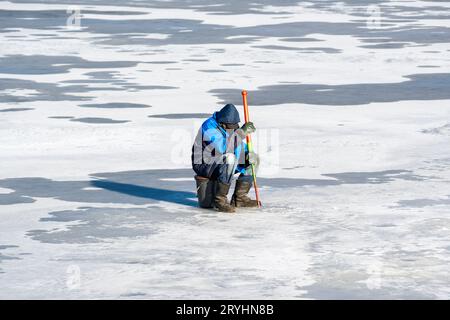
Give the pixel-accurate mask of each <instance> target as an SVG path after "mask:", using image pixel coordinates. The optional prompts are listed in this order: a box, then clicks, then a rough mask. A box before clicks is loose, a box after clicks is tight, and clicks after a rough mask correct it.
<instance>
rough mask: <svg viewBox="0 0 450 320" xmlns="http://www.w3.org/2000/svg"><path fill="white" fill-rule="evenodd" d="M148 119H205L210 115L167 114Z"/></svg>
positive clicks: (152, 116)
mask: <svg viewBox="0 0 450 320" xmlns="http://www.w3.org/2000/svg"><path fill="white" fill-rule="evenodd" d="M148 117H149V118H160V119H206V118H209V117H211V114H210V113H168V114H155V115H151V116H148Z"/></svg>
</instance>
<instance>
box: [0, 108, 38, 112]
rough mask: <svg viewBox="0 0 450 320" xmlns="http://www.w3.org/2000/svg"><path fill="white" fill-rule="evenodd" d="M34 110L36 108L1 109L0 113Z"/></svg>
mask: <svg viewBox="0 0 450 320" xmlns="http://www.w3.org/2000/svg"><path fill="white" fill-rule="evenodd" d="M29 110H34V108H8V109H0V112H18V111H29Z"/></svg>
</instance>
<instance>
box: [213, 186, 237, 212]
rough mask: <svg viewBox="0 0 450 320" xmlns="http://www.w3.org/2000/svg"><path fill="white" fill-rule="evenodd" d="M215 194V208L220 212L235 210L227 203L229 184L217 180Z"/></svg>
mask: <svg viewBox="0 0 450 320" xmlns="http://www.w3.org/2000/svg"><path fill="white" fill-rule="evenodd" d="M216 186H217V187H216V195H215V197H214V204H215V207H216V209H217V210H219V211H220V212H235V209H234V207H232V206H230V205H229V204H228V198H227V195H228V191H230V185H229V184H225V183H222V182H219V181H217V183H216Z"/></svg>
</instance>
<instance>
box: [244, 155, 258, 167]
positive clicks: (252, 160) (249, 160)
mask: <svg viewBox="0 0 450 320" xmlns="http://www.w3.org/2000/svg"><path fill="white" fill-rule="evenodd" d="M245 162H246V164H247V166H250V165H254V166H256V167H257V166H259V156H258V155H257V154H256V153H254V152H249V153H246V154H245Z"/></svg>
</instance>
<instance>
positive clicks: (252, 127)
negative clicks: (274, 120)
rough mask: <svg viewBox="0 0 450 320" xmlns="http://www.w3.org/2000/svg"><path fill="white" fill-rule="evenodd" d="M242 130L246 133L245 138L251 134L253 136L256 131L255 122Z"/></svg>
mask: <svg viewBox="0 0 450 320" xmlns="http://www.w3.org/2000/svg"><path fill="white" fill-rule="evenodd" d="M241 129H242V131H243V132H244V134H245V136H248V135H249V134H252V133H253V132H255V131H256V128H255V125H254V124H253V122H246V123H245V124H244V125H243V126H242V128H241Z"/></svg>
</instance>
